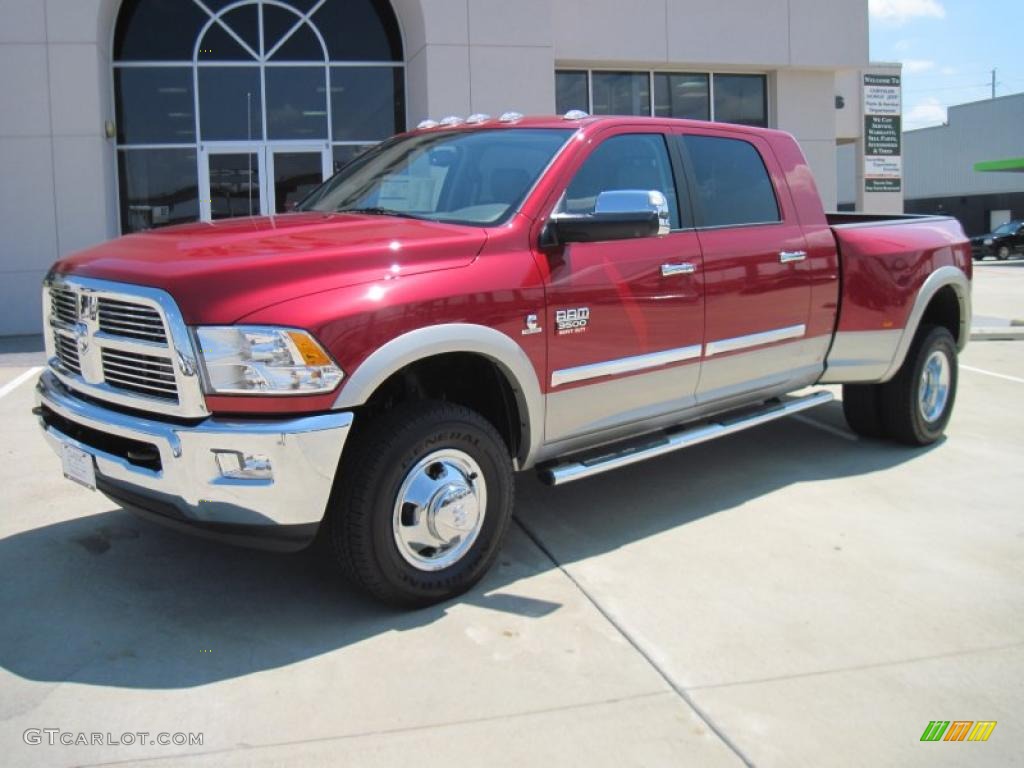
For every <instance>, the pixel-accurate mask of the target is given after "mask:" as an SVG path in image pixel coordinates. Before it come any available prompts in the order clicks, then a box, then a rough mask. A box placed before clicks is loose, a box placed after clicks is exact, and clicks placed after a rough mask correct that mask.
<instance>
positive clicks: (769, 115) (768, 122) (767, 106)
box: [555, 65, 774, 128]
mask: <svg viewBox="0 0 1024 768" xmlns="http://www.w3.org/2000/svg"><path fill="white" fill-rule="evenodd" d="M562 72H565V73H573V74H579V73H582V72H585V73H586V75H587V113H588V114H591V115H593V114H594V73H595V72H600V73H605V72H607V73H611V74H628V73H632V74H646V75H647V78H648V89H649V91H650V110H649V113H648V114H647V115H625V117H659V115H656V114H655V113H654V110H655V105H654V102H655V92H654V78H655V75H702V76H706V77H707V78H708V114H709V116H710V117H709V120H708V121H707V122H712V123H718V122H719V121H718V120H717V119H716V115H715V76H716V75H742V76H747V77H760V78H761V79H762V80H763V81H764V126H759V127H764V128H771V127H773V123H774V119H773V118H774V115H773V111H772V98H771V88H770V87H769V86H770V77H769V73H767V72H747V71H739V72H736V71H728V72H723V71H721V70H714V69H711V70H697V69H693V68H687V69H669V68H658V69H629V68H628V67H614V66H606V67H576V66H571V65H567V66H556V67H555V74H556V75H557V74H559V73H562ZM556 85H557V78H556ZM555 101H556V103H557V101H558V93H557V91H556V93H555ZM663 119H666V120H679V119H683V118H675V117H664V118H663ZM721 124H722V125H745V124H744V123H724V122H723V123H721ZM748 127H756V126H748Z"/></svg>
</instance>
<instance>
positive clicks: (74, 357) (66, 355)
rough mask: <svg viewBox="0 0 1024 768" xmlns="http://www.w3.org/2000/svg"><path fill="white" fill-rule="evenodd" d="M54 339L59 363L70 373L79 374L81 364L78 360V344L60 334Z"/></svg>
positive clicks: (80, 372) (80, 373)
mask: <svg viewBox="0 0 1024 768" xmlns="http://www.w3.org/2000/svg"><path fill="white" fill-rule="evenodd" d="M55 341H56V346H57V358H58V359H59V360H60V362H61V365H63V366H64V367H65V368H67V369H68V370H69V371H71V372H72V373H77V374H78V375H79V376H81V375H82V366H81V363H79V361H78V344H76V343H75V340H74V339H72V338H69V337H68V336H63V335H60V334H58V335H57V337H56V339H55Z"/></svg>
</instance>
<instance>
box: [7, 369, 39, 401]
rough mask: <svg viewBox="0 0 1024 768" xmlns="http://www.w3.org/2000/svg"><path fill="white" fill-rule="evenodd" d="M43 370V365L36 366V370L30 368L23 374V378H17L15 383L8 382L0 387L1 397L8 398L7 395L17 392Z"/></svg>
mask: <svg viewBox="0 0 1024 768" xmlns="http://www.w3.org/2000/svg"><path fill="white" fill-rule="evenodd" d="M41 370H43V367H42V366H41V365H40V366H36V367H35V368H29V369H28V370H27V371H25V372H24V373H23V374H21V376H19V377H18V378H16V379H15V380H14V381H9V382H7V383H6V384H4V385H3V386H2V387H0V397H6V396H7V395H9V394H11V392H13V391H14V390H16V389H17V388H18V387H20V386H21V385H22V384H24V383H25V382H26V381H28V380H29V379H31V378H32V377H33V376H35V375H36V374H37V373H39V372H40V371H41Z"/></svg>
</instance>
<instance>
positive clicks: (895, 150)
mask: <svg viewBox="0 0 1024 768" xmlns="http://www.w3.org/2000/svg"><path fill="white" fill-rule="evenodd" d="M902 112H903V96H902V88H901V82H900V76H899V75H864V191H865V192H900V191H902V188H903V184H902V181H903V157H902V155H903V140H902V130H903V126H902Z"/></svg>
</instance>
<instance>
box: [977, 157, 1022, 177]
mask: <svg viewBox="0 0 1024 768" xmlns="http://www.w3.org/2000/svg"><path fill="white" fill-rule="evenodd" d="M974 170H976V171H980V172H982V173H985V172H988V171H1010V172H1015V173H1024V157H1015V158H1013V159H1011V160H990V161H989V162H987V163H975V164H974Z"/></svg>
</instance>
